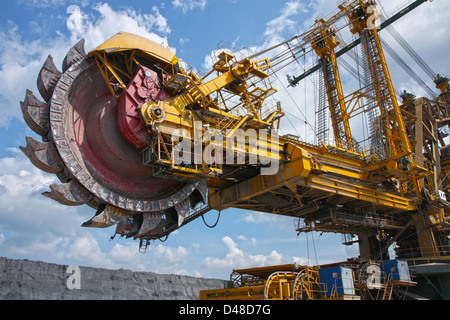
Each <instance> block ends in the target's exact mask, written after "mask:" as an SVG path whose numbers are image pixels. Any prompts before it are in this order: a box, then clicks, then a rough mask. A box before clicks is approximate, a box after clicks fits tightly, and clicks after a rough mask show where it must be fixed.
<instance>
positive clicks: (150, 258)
mask: <svg viewBox="0 0 450 320" xmlns="http://www.w3.org/2000/svg"><path fill="white" fill-rule="evenodd" d="M0 1H1V3H2V10H1V12H0V78H1V79H2V81H1V82H0V110H1V112H0V256H5V257H9V258H21V259H31V260H44V261H47V262H52V263H61V264H77V265H84V266H96V267H106V268H128V269H132V270H145V271H153V272H159V273H180V274H189V275H194V276H205V277H219V278H224V279H226V278H228V276H229V274H230V272H231V271H232V269H233V268H241V267H252V266H262V265H270V264H280V263H292V262H297V263H299V264H307V263H308V264H317V263H319V264H321V263H328V262H335V261H342V260H345V259H346V258H347V257H353V256H356V255H357V248H354V247H351V248H346V247H344V246H342V245H341V237H340V235H333V234H323V235H320V234H310V235H308V236H306V235H300V236H298V237H297V235H296V232H295V221H294V220H293V219H292V218H284V217H275V216H272V215H268V214H262V213H256V212H246V211H242V210H233V209H231V210H227V211H224V212H222V213H221V216H220V221H219V223H218V225H217V227H216V228H214V229H209V228H207V227H206V226H205V225H204V224H203V222H202V220H201V219H199V220H197V221H194V222H192V223H190V224H189V225H187V226H186V227H184V228H182V229H180V230H178V231H177V232H175V233H174V234H172V235H170V236H169V238H168V240H167V241H166V242H159V241H155V242H154V243H152V245H151V247H150V248H148V250H147V252H145V253H140V252H139V251H138V243H137V242H134V241H132V240H126V239H121V238H118V237H116V238H114V239H113V240H110V237H111V236H112V235H113V234H114V231H115V229H114V228H110V229H104V230H100V229H99V230H96V229H84V228H81V227H80V225H81V224H82V223H83V222H84V221H86V220H88V219H89V218H91V217H92V215H93V214H94V212H92V209H90V208H89V207H87V206H81V207H65V206H62V205H60V204H58V203H56V202H53V201H52V200H50V199H48V198H46V197H44V196H42V195H41V193H42V192H44V191H47V190H49V188H48V185H49V184H52V183H56V182H58V181H57V178H55V177H54V176H52V175H49V174H46V173H43V172H41V171H39V170H38V169H36V168H34V167H33V166H32V165H31V163H30V162H29V160H28V159H27V158H26V157H25V156H24V155H23V154H22V153H21V152H20V150H19V148H18V146H19V145H25V136H27V135H30V136H35V134H34V133H33V132H32V131H31V130H30V129H29V128H27V126H26V125H25V123H24V121H23V119H22V114H21V111H20V106H19V102H20V101H22V100H23V98H24V96H25V91H26V89H27V88H28V89H30V90H32V91H33V92H35V93H36V94H38V90H37V88H36V77H37V75H38V73H39V70H40V68H41V66H42V64H43V63H44V61H45V59H46V57H47V55H48V54H51V55H52V56H53V57H54V60H55V63H56V65H57V66H60V65H61V63H62V60H63V58H64V56H65V54H66V53H67V51H68V49H69V48H70V47H71V46H72V45H73V44H75V43H76V42H77V41H78V40H79V39H80V38H85V40H86V51H89V50H91V49H93V48H94V47H96V46H97V45H99V44H100V43H102V42H103V41H104V40H106V39H108V38H109V37H111V36H112V35H114V34H116V33H117V32H119V31H128V32H133V33H136V34H138V35H141V36H145V37H148V38H150V39H152V40H154V41H156V42H158V43H161V44H163V45H165V46H170V48H171V50H173V51H174V52H176V54H177V56H178V57H179V58H181V59H183V60H185V61H188V62H189V63H190V64H191V65H192V66H193V67H194V68H196V69H197V70H199V71H202V72H206V71H207V69H208V66H209V65H210V64H211V55H214V53H215V52H216V50H217V49H218V45H219V44H220V46H221V47H224V46H225V47H228V48H233V49H234V50H241V49H242V50H244V51H245V52H255V51H258V50H263V49H265V48H267V47H270V46H272V45H274V44H276V43H279V42H281V41H284V40H286V39H289V38H291V37H293V36H294V35H297V34H301V33H302V32H304V31H306V30H307V28H309V26H311V25H312V24H313V23H314V20H315V18H316V17H317V16H318V14H319V13H324V14H325V15H328V13H330V12H332V11H334V10H335V8H336V1H335V0H291V1H269V0H165V1H153V0H146V1H122V0H113V1H107V2H99V1H96V0H72V1H69V0H0ZM405 2H408V1H405V0H395V1H392V0H389V1H387V0H383V1H381V3H382V4H383V6H384V9H385V11H386V12H387V13H391V12H395V9H396V8H397V7H399V6H401V5H403V4H404V3H405ZM449 14H450V1H448V0H435V1H433V2H432V3H428V2H427V3H425V4H423V5H422V6H421V7H420V8H418V9H416V10H415V11H414V12H413V13H412V14H410V15H409V16H408V17H405V18H403V19H402V20H401V21H399V22H397V23H395V24H394V27H395V28H396V30H397V31H398V32H399V33H400V34H401V35H402V36H403V37H404V38H405V39H406V40H407V41H408V42H409V43H410V44H411V46H412V47H413V48H414V49H415V50H416V51H417V52H418V53H419V54H420V55H421V56H422V57H423V58H424V60H425V61H427V62H428V64H429V65H430V67H431V68H432V69H433V70H435V71H436V72H438V73H443V74H448V73H450V71H449V70H448V69H449V68H448V67H449V63H448V60H447V53H448V50H449V49H450V41H449V40H450V38H449V35H448V29H447V28H448V26H447V25H446V24H445V23H443V22H444V21H447V20H448V15H449ZM383 32H384V31H383ZM382 35H383V37H384V38H385V39H386V41H387V42H388V43H390V44H391V45H392V46H393V47H394V48H395V50H397V52H398V53H399V54H400V55H402V56H405V60H406V61H407V62H408V63H409V64H410V65H411V67H412V68H413V69H414V70H415V71H416V72H417V73H418V74H419V75H420V76H421V77H423V79H424V80H425V82H427V84H428V85H429V86H430V87H431V88H433V89H434V87H433V84H432V83H431V81H430V79H429V78H427V76H426V75H425V74H424V73H423V71H422V70H421V69H420V68H418V66H417V65H415V64H414V63H413V62H412V61H411V60H410V58H409V57H407V56H406V55H405V52H404V51H402V49H401V48H400V47H399V46H398V44H397V43H396V42H395V41H393V39H392V38H391V37H390V36H389V34H386V35H384V33H382ZM344 40H348V39H344ZM302 59H303V58H302ZM313 59H314V58H313V57H312V56H308V57H305V58H304V59H303V61H297V62H295V63H293V64H292V65H290V66H289V67H287V68H286V69H284V70H282V71H281V72H280V74H279V76H278V77H277V78H275V79H274V83H275V85H276V86H277V88H278V90H279V93H278V96H277V97H276V99H277V100H280V101H281V102H282V106H283V109H284V110H285V111H286V113H287V114H288V118H289V119H287V120H286V119H285V120H284V122H283V125H282V130H283V132H282V133H293V134H296V135H299V136H301V137H302V138H303V139H305V140H308V141H311V142H314V120H311V119H313V115H314V104H315V103H316V102H317V95H316V94H315V93H314V92H315V90H314V88H315V86H316V85H317V79H316V78H317V77H316V76H314V75H313V76H311V77H310V78H308V79H306V80H304V81H303V83H300V85H299V86H297V87H295V88H289V89H285V88H286V86H287V82H286V74H290V75H297V74H299V73H300V72H301V71H302V70H303V69H304V68H305V67H308V65H309V64H311V63H312V62H313ZM388 59H389V64H390V66H391V71H392V77H393V80H394V85H395V86H396V89H397V90H398V91H400V90H403V89H408V90H409V91H412V92H414V93H415V94H416V95H418V96H420V95H423V94H424V91H423V89H422V88H421V87H420V86H419V85H418V84H417V83H415V82H414V80H412V79H411V78H410V77H409V76H408V75H407V74H406V73H405V72H404V71H403V70H402V69H401V68H400V67H399V66H398V65H396V64H395V63H394V62H393V61H391V59H390V58H388ZM347 60H349V59H348V58H347ZM349 61H350V60H349ZM342 77H343V82H344V86H345V90H346V93H350V92H352V90H354V89H355V88H352V87H354V86H355V83H356V80H355V79H354V78H352V77H351V76H350V75H349V74H346V73H345V71H344V72H343V75H342ZM205 218H206V220H207V222H208V223H210V224H212V223H214V222H215V220H216V218H217V212H210V213H208V214H207V215H206V216H205Z"/></svg>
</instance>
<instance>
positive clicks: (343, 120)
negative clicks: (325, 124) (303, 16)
mask: <svg viewBox="0 0 450 320" xmlns="http://www.w3.org/2000/svg"><path fill="white" fill-rule="evenodd" d="M328 24H329V22H327V21H325V20H324V19H319V20H317V21H316V24H315V25H314V27H313V31H312V32H310V33H309V34H307V35H306V36H305V37H304V38H303V39H304V40H305V41H307V42H310V43H311V46H312V48H313V49H314V50H315V52H316V54H317V55H318V56H319V57H320V58H321V64H322V71H323V74H324V80H325V84H326V90H327V97H328V103H329V110H330V114H331V121H332V126H333V132H334V138H335V143H336V146H337V147H338V148H343V147H345V148H346V149H347V150H349V151H354V146H353V137H352V133H351V129H350V123H349V115H348V113H347V107H346V105H345V100H344V91H343V89H342V83H341V77H340V74H339V68H338V64H337V61H336V52H335V51H334V49H335V48H336V47H337V46H338V45H339V44H340V43H339V41H337V39H336V34H335V31H334V30H333V29H331V28H329V27H328ZM328 65H331V70H329V69H328ZM329 71H331V72H329ZM336 104H337V105H336ZM338 111H339V112H338ZM341 126H342V127H343V129H344V132H341ZM343 140H344V141H343Z"/></svg>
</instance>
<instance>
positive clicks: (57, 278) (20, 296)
mask: <svg viewBox="0 0 450 320" xmlns="http://www.w3.org/2000/svg"><path fill="white" fill-rule="evenodd" d="M227 283H228V281H225V280H219V279H208V278H197V277H191V276H184V275H175V274H157V273H153V272H136V271H131V270H127V269H118V270H110V269H103V268H93V267H83V266H68V265H59V264H54V263H47V262H42V261H31V260H26V259H25V260H17V259H9V258H5V257H0V299H2V300H197V299H199V293H200V291H201V290H208V289H216V288H225V287H226V286H227Z"/></svg>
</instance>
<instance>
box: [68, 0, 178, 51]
mask: <svg viewBox="0 0 450 320" xmlns="http://www.w3.org/2000/svg"><path fill="white" fill-rule="evenodd" d="M95 11H97V13H98V14H99V16H98V17H96V18H93V17H91V16H90V15H88V14H86V13H84V12H83V11H82V10H81V9H80V7H78V6H76V5H72V6H70V7H69V8H68V9H67V13H69V14H70V16H69V17H68V19H67V28H68V29H69V31H70V33H71V35H70V39H71V42H72V43H75V42H76V41H78V40H79V39H81V38H85V40H86V49H87V50H88V51H89V50H92V49H93V48H95V47H96V46H98V45H99V44H101V43H102V42H104V41H105V40H106V39H108V38H110V37H111V36H113V35H115V34H116V33H117V32H119V31H125V32H130V33H134V34H136V35H140V36H142V37H146V38H148V39H150V40H153V41H155V42H156V43H158V44H164V45H165V46H168V42H167V38H163V37H161V36H160V35H157V34H156V33H154V32H153V30H154V31H156V32H158V33H161V34H169V33H170V32H171V30H170V27H169V25H168V22H167V19H166V18H165V17H164V16H162V15H161V13H160V12H159V9H158V7H156V6H153V7H152V13H148V14H139V13H137V12H136V11H134V10H132V9H126V10H124V11H114V10H113V9H112V8H111V7H110V6H109V5H108V4H107V3H99V4H97V5H96V6H95Z"/></svg>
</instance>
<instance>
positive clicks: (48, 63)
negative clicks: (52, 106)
mask: <svg viewBox="0 0 450 320" xmlns="http://www.w3.org/2000/svg"><path fill="white" fill-rule="evenodd" d="M61 76H62V73H61V72H60V71H59V70H58V69H57V68H56V66H55V63H54V62H53V57H52V56H50V55H49V56H48V57H47V60H45V63H44V65H43V66H42V69H41V71H40V72H39V76H38V79H37V87H38V89H39V92H40V94H41V96H42V98H44V100H45V101H47V102H49V101H50V98H51V97H52V93H53V89H55V86H56V83H57V82H58V80H59V78H61Z"/></svg>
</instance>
